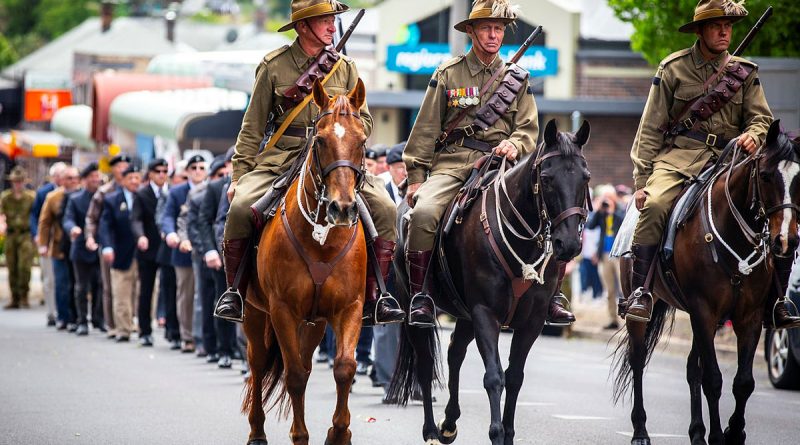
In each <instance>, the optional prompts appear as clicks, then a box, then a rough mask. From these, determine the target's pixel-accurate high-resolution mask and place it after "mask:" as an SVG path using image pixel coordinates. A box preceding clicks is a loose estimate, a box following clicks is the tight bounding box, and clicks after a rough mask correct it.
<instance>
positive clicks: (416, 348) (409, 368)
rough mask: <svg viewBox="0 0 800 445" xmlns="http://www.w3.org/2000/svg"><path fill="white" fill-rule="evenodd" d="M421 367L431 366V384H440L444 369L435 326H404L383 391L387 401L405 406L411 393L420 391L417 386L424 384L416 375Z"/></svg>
mask: <svg viewBox="0 0 800 445" xmlns="http://www.w3.org/2000/svg"><path fill="white" fill-rule="evenodd" d="M420 366H430V372H431V374H430V376H431V382H430V384H431V385H433V386H435V387H442V378H441V376H442V372H443V371H442V363H441V350H440V347H439V332H438V329H437V328H418V327H415V326H408V325H404V329H403V332H402V334H401V335H400V345H399V348H398V351H397V361H396V362H395V367H394V374H393V375H392V381H391V382H390V383H389V388H388V389H387V391H386V400H387V401H388V402H389V403H394V404H397V405H401V406H405V405H406V404H407V403H408V401H409V399H411V395H412V394H414V393H415V392H418V391H419V387H420V385H421V384H424V383H425V382H424V381H420V378H421V377H422V376H420V375H419V369H418V367H420ZM425 373H427V369H426V370H425Z"/></svg>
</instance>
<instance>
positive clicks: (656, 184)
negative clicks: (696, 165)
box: [633, 168, 687, 246]
mask: <svg viewBox="0 0 800 445" xmlns="http://www.w3.org/2000/svg"><path fill="white" fill-rule="evenodd" d="M686 179H687V178H686V177H685V176H684V175H683V174H681V173H680V172H676V171H672V170H666V169H663V168H656V169H655V170H653V174H651V175H650V177H649V178H648V179H647V184H645V186H644V191H645V193H646V194H647V199H645V201H644V207H642V210H641V215H639V222H638V223H637V224H636V230H635V231H634V232H633V244H636V245H640V246H642V245H654V244H659V243H660V242H661V235H662V234H663V233H664V228H665V227H666V225H667V218H668V217H669V211H670V210H671V209H672V203H673V202H674V201H675V198H677V197H678V195H679V194H680V192H681V190H682V189H683V184H684V182H685V181H686Z"/></svg>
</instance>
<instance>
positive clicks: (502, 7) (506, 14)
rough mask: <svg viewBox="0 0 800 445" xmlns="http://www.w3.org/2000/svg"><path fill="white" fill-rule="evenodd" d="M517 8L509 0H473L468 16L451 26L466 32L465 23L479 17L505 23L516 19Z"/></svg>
mask: <svg viewBox="0 0 800 445" xmlns="http://www.w3.org/2000/svg"><path fill="white" fill-rule="evenodd" d="M519 9H520V8H519V5H515V4H512V3H511V1H510V0H474V1H473V2H472V11H470V13H469V17H468V18H467V19H466V20H462V21H460V22H458V23H456V25H455V26H453V28H455V29H456V30H457V31H461V32H467V25H471V24H472V23H473V22H475V21H476V20H480V19H492V20H500V21H503V22H504V23H506V24H508V23H512V22H514V20H516V19H517V15H518V13H519Z"/></svg>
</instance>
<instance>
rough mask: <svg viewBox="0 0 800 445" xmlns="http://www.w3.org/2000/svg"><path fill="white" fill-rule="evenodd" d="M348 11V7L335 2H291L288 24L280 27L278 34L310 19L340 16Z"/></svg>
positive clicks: (309, 0) (322, 0)
mask: <svg viewBox="0 0 800 445" xmlns="http://www.w3.org/2000/svg"><path fill="white" fill-rule="evenodd" d="M348 10H350V7H349V6H347V5H345V4H343V3H339V2H338V1H336V0H292V16H291V17H290V19H289V20H290V22H289V23H287V24H285V25H283V26H281V27H280V29H278V32H284V31H288V30H290V29H293V28H294V25H295V23H297V22H301V21H303V20H305V19H310V18H311V17H322V16H324V15H331V14H341V13H343V12H345V11H348Z"/></svg>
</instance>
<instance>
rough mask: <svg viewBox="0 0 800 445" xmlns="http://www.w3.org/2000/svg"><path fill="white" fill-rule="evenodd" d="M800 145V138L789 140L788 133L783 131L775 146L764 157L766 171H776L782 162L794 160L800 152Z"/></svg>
mask: <svg viewBox="0 0 800 445" xmlns="http://www.w3.org/2000/svg"><path fill="white" fill-rule="evenodd" d="M798 145H800V136H799V137H796V138H794V139H789V137H788V136H787V135H786V133H784V132H783V131H781V133H780V134H779V135H778V139H777V141H775V144H774V146H773V147H770V150H766V153H765V157H764V168H765V169H766V171H768V172H771V171H774V170H775V169H776V168H778V164H779V163H780V162H781V161H789V160H792V159H794V156H795V153H796V151H797V150H798V149H797V146H798Z"/></svg>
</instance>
